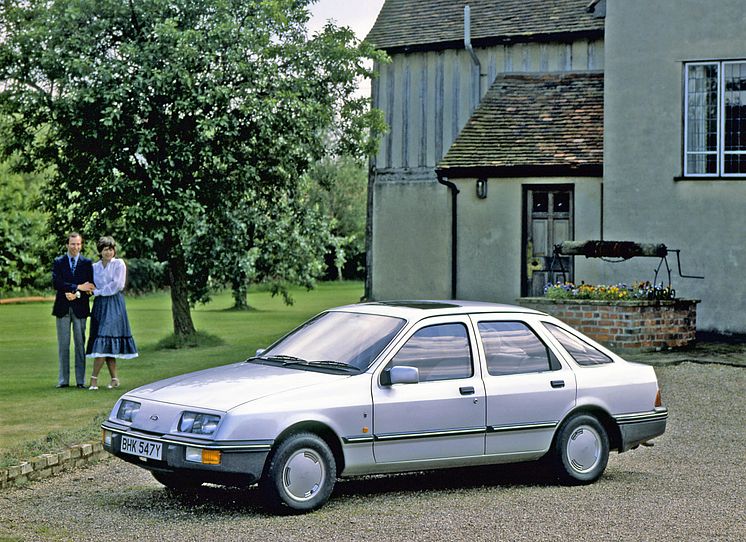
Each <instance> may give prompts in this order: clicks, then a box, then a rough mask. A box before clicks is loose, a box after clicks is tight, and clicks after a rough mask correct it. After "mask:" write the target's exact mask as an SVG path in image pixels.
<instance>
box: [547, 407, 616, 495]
mask: <svg viewBox="0 0 746 542" xmlns="http://www.w3.org/2000/svg"><path fill="white" fill-rule="evenodd" d="M608 461H609V437H608V435H607V434H606V430H605V429H604V428H603V426H602V425H601V423H599V421H598V420H597V419H596V418H595V417H593V416H590V415H588V414H579V415H576V416H573V417H571V418H569V419H568V420H567V421H565V423H563V424H562V426H561V427H560V430H559V432H558V433H557V438H556V441H555V444H554V462H555V466H556V468H557V473H558V475H559V477H560V479H561V480H562V481H563V482H565V483H570V484H590V483H591V482H595V481H596V480H597V479H598V478H599V477H600V476H601V475H602V474H603V472H604V470H605V469H606V464H607V462H608Z"/></svg>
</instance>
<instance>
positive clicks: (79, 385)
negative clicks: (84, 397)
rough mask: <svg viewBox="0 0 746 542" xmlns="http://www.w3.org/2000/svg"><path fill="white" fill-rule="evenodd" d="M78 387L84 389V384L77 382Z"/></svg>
mask: <svg viewBox="0 0 746 542" xmlns="http://www.w3.org/2000/svg"><path fill="white" fill-rule="evenodd" d="M78 387H79V388H83V389H85V387H86V385H85V384H78Z"/></svg>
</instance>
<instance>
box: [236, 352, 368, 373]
mask: <svg viewBox="0 0 746 542" xmlns="http://www.w3.org/2000/svg"><path fill="white" fill-rule="evenodd" d="M256 360H259V361H275V362H278V363H281V364H282V366H283V367H285V366H287V365H301V366H304V367H322V368H331V369H344V370H348V371H349V370H353V371H360V369H358V368H357V367H355V366H354V365H350V364H349V363H345V362H344V361H334V360H326V359H319V360H306V359H303V358H299V357H297V356H288V355H285V354H278V355H276V356H264V355H262V356H254V357H251V358H249V359H247V360H246V361H256Z"/></svg>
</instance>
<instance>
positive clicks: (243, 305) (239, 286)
mask: <svg viewBox="0 0 746 542" xmlns="http://www.w3.org/2000/svg"><path fill="white" fill-rule="evenodd" d="M231 289H232V290H233V303H234V305H233V308H234V309H236V310H239V311H245V310H248V309H249V301H248V297H249V279H248V277H247V276H246V273H244V272H243V271H242V270H241V269H240V266H239V269H236V272H235V275H234V277H233V280H232V281H231Z"/></svg>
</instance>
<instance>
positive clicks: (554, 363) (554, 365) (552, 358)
mask: <svg viewBox="0 0 746 542" xmlns="http://www.w3.org/2000/svg"><path fill="white" fill-rule="evenodd" d="M474 324H475V326H476V336H477V341H479V346H480V347H481V349H482V353H483V355H484V364H485V366H484V368H485V370H486V371H487V374H488V375H489V376H490V377H493V378H500V377H503V376H515V375H527V374H540V373H550V372H554V371H559V370H561V369H562V365H561V363H560V361H559V359H557V355H556V354H555V353H554V351H553V350H552V349H551V347H550V346H549V345H548V344H547V342H546V341H545V340H544V339H542V337H541V336H540V335H539V333H537V330H536V329H534V327H533V326H531V325H530V324H529V323H528V322H526V321H525V320H519V319H512V320H503V319H490V318H484V319H481V318H480V319H479V320H477V321H475V322H474ZM482 324H488V325H489V324H520V325H522V326H524V327H525V328H526V330H527V331H528V332H529V333H531V334H532V335H533V336H534V337H535V338H536V340H537V341H538V342H539V344H541V345H542V346H543V347H544V350H545V351H546V354H547V366H546V369H542V370H533V371H518V372H512V373H493V372H491V371H490V360H489V354H488V352H487V347H486V345H485V342H484V338H483V337H482V330H481V329H480V326H481V325H482Z"/></svg>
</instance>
